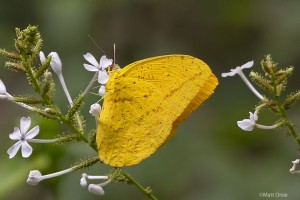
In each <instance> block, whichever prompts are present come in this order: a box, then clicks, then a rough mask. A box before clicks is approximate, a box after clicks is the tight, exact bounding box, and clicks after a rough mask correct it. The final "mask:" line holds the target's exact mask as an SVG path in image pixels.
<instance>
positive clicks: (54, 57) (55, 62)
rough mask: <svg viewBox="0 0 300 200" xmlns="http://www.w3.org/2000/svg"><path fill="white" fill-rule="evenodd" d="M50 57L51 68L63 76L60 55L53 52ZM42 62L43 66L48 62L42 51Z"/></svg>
mask: <svg viewBox="0 0 300 200" xmlns="http://www.w3.org/2000/svg"><path fill="white" fill-rule="evenodd" d="M49 56H50V57H51V62H50V66H51V68H52V70H53V71H54V72H55V73H56V74H61V73H62V63H61V60H60V58H59V56H58V54H57V53H56V52H51V53H49V55H48V57H49ZM40 61H41V63H42V64H44V63H45V61H46V57H45V54H44V53H43V52H42V51H40Z"/></svg>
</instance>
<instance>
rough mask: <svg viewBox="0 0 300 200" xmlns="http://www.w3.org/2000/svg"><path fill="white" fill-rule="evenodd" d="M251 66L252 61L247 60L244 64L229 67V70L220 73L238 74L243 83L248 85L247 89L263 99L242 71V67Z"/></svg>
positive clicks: (226, 74)
mask: <svg viewBox="0 0 300 200" xmlns="http://www.w3.org/2000/svg"><path fill="white" fill-rule="evenodd" d="M252 66H253V61H249V62H247V63H246V64H244V65H242V66H241V67H236V68H235V69H231V70H230V71H231V72H227V73H222V77H227V76H234V75H235V74H238V75H239V76H240V77H241V78H242V80H243V81H244V82H245V84H246V85H247V86H248V87H249V89H250V90H251V91H252V92H253V93H254V94H255V95H256V96H257V97H258V98H259V99H260V100H263V99H264V97H263V96H262V95H261V94H260V93H259V92H258V91H257V90H256V89H255V88H254V87H253V85H252V84H251V83H250V81H249V80H248V79H247V77H246V76H245V74H244V73H243V69H246V68H250V67H252Z"/></svg>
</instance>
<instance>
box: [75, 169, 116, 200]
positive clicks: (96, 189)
mask: <svg viewBox="0 0 300 200" xmlns="http://www.w3.org/2000/svg"><path fill="white" fill-rule="evenodd" d="M88 180H106V181H104V182H103V183H99V184H93V183H92V184H88ZM111 181H112V179H109V178H108V176H91V175H87V174H86V173H83V174H82V175H81V179H80V185H81V187H83V188H85V187H87V186H88V191H89V192H90V193H92V194H96V195H104V190H103V187H104V186H105V185H107V184H108V183H110V182H111Z"/></svg>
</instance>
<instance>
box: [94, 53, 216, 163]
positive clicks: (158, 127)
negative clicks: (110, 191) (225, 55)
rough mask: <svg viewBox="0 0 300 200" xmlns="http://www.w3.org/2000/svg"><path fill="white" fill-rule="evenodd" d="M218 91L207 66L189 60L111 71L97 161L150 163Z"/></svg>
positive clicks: (158, 60)
mask: <svg viewBox="0 0 300 200" xmlns="http://www.w3.org/2000/svg"><path fill="white" fill-rule="evenodd" d="M217 85H218V79H217V78H216V77H215V75H214V74H213V73H212V71H211V70H210V68H209V66H208V65H207V64H205V63H204V62H203V61H201V60H199V59H198V58H195V57H192V56H188V55H165V56H157V57H152V58H147V59H144V60H140V61H137V62H134V63H132V64H130V65H127V66H126V67H124V68H123V69H121V70H119V71H114V72H113V73H112V74H111V75H110V78H109V80H108V82H107V85H106V93H105V96H104V102H103V108H102V111H101V115H100V118H99V123H98V129H97V135H96V142H97V146H98V153H99V156H100V159H101V161H103V162H104V163H106V164H108V165H111V166H117V167H121V166H129V165H134V164H138V163H139V162H141V161H142V160H144V159H145V158H147V157H149V156H150V155H151V154H153V153H154V152H155V151H156V150H157V149H158V148H159V147H160V146H161V145H162V144H164V143H166V142H167V141H168V140H169V139H170V138H171V137H172V136H174V134H175V131H176V127H177V126H178V125H179V124H180V123H181V122H182V121H183V120H184V119H185V118H187V117H188V116H189V115H190V114H191V112H192V111H194V110H195V109H196V108H198V107H199V106H200V105H201V103H202V102H203V101H204V100H206V99H207V98H208V97H209V96H210V95H211V94H212V93H213V91H214V89H215V87H216V86H217Z"/></svg>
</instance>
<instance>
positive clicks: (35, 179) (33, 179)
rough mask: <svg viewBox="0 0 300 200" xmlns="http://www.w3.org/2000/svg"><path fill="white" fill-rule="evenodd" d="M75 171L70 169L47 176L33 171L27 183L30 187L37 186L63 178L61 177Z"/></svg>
mask: <svg viewBox="0 0 300 200" xmlns="http://www.w3.org/2000/svg"><path fill="white" fill-rule="evenodd" d="M74 170H75V169H74V168H69V169H65V170H63V171H59V172H55V173H52V174H47V175H42V174H41V172H40V171H39V170H32V171H30V172H29V175H28V178H27V181H26V182H27V183H28V184H30V185H37V184H38V183H39V182H40V181H42V180H45V179H49V178H54V177H57V176H61V175H64V174H67V173H70V172H72V171H74Z"/></svg>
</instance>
